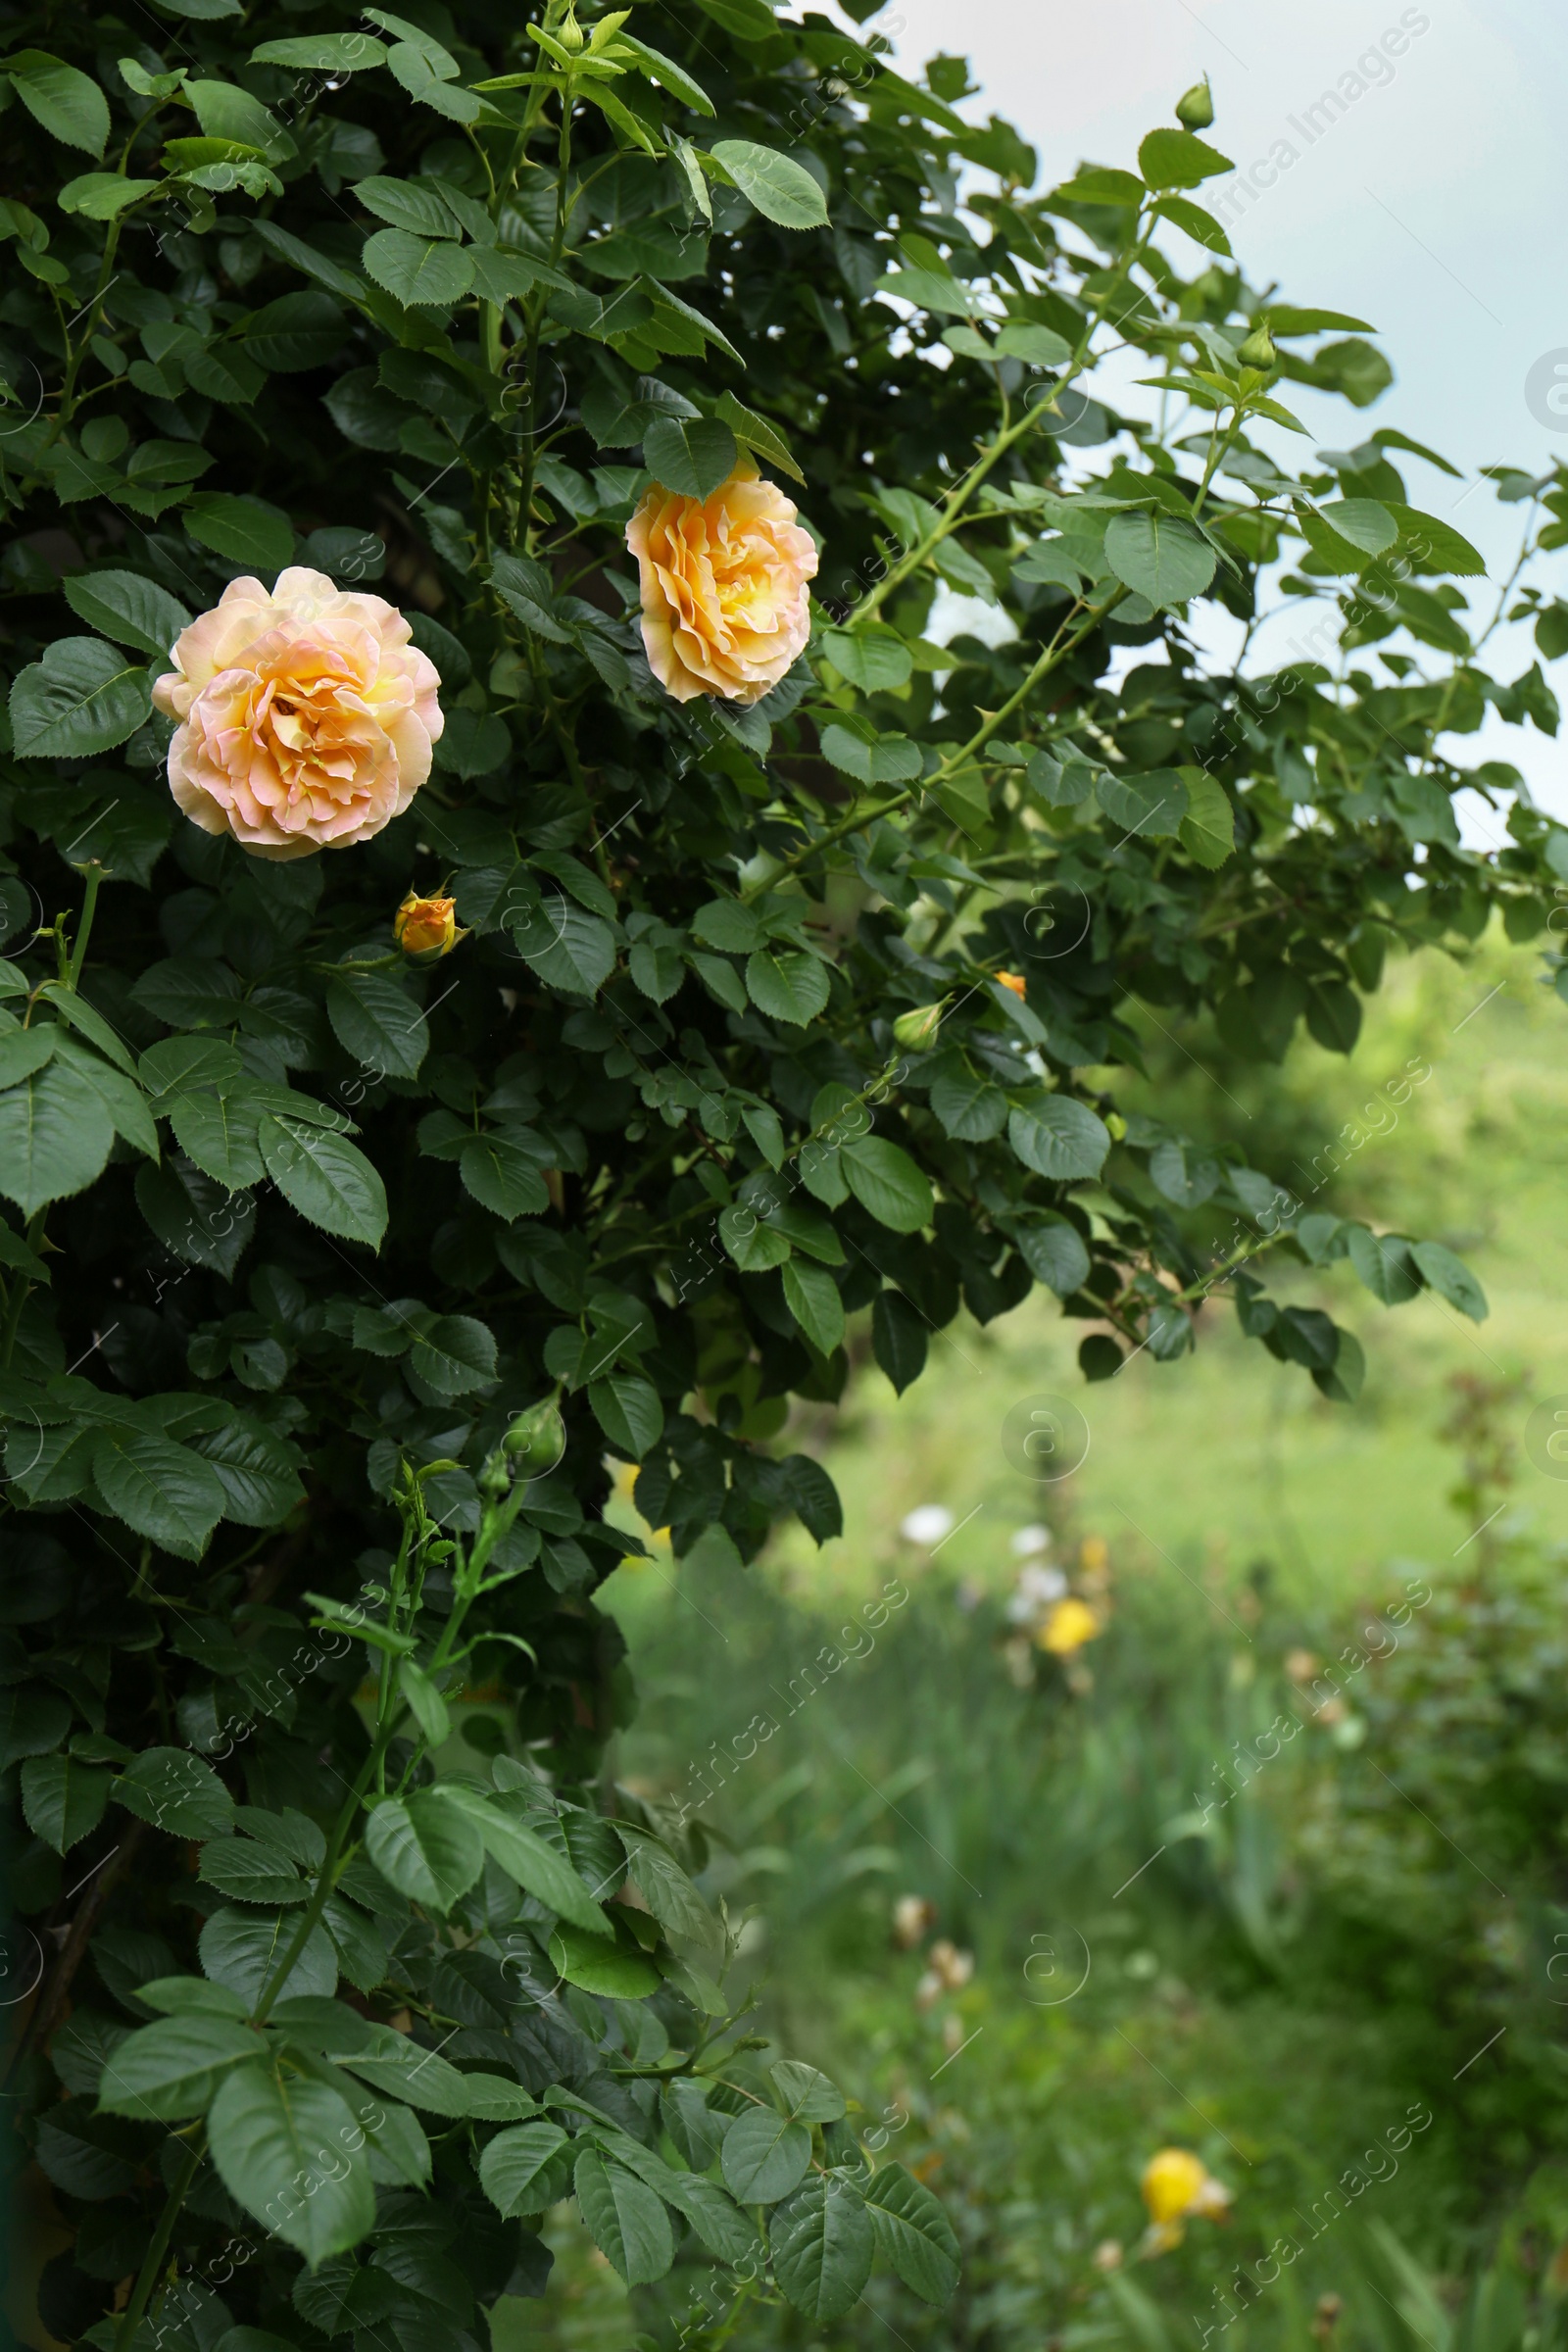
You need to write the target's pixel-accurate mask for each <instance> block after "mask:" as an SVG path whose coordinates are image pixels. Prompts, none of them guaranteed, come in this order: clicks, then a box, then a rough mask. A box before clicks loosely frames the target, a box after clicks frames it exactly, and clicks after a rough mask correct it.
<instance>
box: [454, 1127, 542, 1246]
mask: <svg viewBox="0 0 1568 2352" xmlns="http://www.w3.org/2000/svg"><path fill="white" fill-rule="evenodd" d="M546 1165H548V1162H546V1161H544V1160H542V1159H541V1157H540V1153H539V1150H538V1147H537V1145H536V1143H535V1142H534V1140H533V1139H532V1138H528V1139H526V1140H524V1138H523V1137H521V1136H518V1135H509V1134H507V1133H506V1131H505V1130H504V1129H503V1130H501V1131H500V1132H496V1131H494V1130H492V1132H491V1133H489V1134H487V1135H476V1136H474V1138H473V1139H472V1141H471V1142H469V1143H466V1144H465V1145H464V1147H463V1154H462V1157H461V1158H460V1160H459V1162H458V1170H459V1173H460V1175H461V1176H462V1178H463V1184H464V1189H465V1191H466V1192H469V1193H471V1194H472V1195H473V1198H474V1199H475V1201H479V1202H480V1203H481V1205H482V1206H483V1207H485V1208H488V1209H491V1210H493V1211H494V1213H495V1214H496V1215H497V1216H498V1217H505V1219H506V1220H507V1222H508V1224H511V1223H512V1221H513V1219H514V1218H515V1217H536V1216H539V1215H541V1214H542V1213H543V1212H544V1210H545V1209H547V1208H548V1207H549V1206H550V1189H549V1187H548V1186H547V1184H546V1183H545V1180H544V1175H543V1169H544V1167H545V1166H546Z"/></svg>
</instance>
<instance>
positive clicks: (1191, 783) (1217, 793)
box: [1181, 767, 1236, 869]
mask: <svg viewBox="0 0 1568 2352" xmlns="http://www.w3.org/2000/svg"><path fill="white" fill-rule="evenodd" d="M1181 778H1182V782H1183V783H1184V784H1185V785H1186V787H1187V813H1186V815H1185V816H1184V817H1183V818H1182V822H1181V842H1182V847H1183V849H1184V850H1185V851H1186V852H1187V854H1188V856H1189V857H1190V858H1197V860H1198V862H1199V864H1200V865H1205V866H1208V867H1209V868H1210V869H1212V868H1214V867H1216V866H1221V865H1223V864H1224V862H1225V860H1226V858H1228V857H1229V856H1230V855H1231V852H1232V851H1233V850H1234V849H1235V847H1236V814H1235V811H1234V809H1232V807H1231V804H1230V800H1229V797H1228V796H1227V794H1226V791H1225V787H1224V785H1223V784H1221V782H1220V781H1219V778H1218V777H1217V776H1210V775H1207V774H1205V773H1204V771H1203V769H1201V767H1184V768H1183V769H1182V770H1181Z"/></svg>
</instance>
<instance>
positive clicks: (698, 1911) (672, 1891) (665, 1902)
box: [613, 1821, 723, 1943]
mask: <svg viewBox="0 0 1568 2352" xmlns="http://www.w3.org/2000/svg"><path fill="white" fill-rule="evenodd" d="M613 1827H614V1831H615V1835H616V1837H617V1838H619V1839H620V1842H621V1844H622V1846H623V1847H624V1848H625V1851H626V1860H627V1865H628V1868H629V1870H630V1874H631V1880H632V1884H633V1886H634V1887H636V1888H637V1891H638V1893H639V1894H640V1895H641V1896H642V1898H643V1901H644V1902H645V1903H646V1904H647V1905H648V1908H649V1910H650V1911H651V1912H652V1913H653V1915H654V1917H655V1919H657V1920H658V1922H659V1924H660V1926H661V1927H662V1929H663V1930H664V1932H665V1934H666V1935H668V1936H678V1937H679V1938H681V1940H682V1941H692V1942H696V1943H716V1942H717V1941H718V1940H719V1939H720V1937H721V1936H722V1933H723V1931H722V1928H721V1926H720V1923H719V1921H718V1919H717V1917H716V1916H715V1914H714V1913H713V1912H711V1910H710V1909H709V1907H708V1905H707V1904H706V1903H705V1902H704V1900H703V1898H702V1896H701V1895H700V1894H699V1893H698V1891H697V1889H696V1887H694V1886H693V1885H692V1882H691V1880H690V1879H689V1878H688V1877H687V1875H686V1873H685V1871H683V1870H682V1868H681V1866H680V1864H679V1863H678V1862H677V1861H676V1859H675V1857H674V1855H673V1854H672V1853H670V1852H669V1850H668V1848H667V1847H666V1846H663V1845H662V1844H661V1843H660V1841H659V1839H658V1838H652V1837H650V1836H649V1835H648V1833H647V1832H646V1831H644V1830H639V1829H636V1828H635V1827H634V1826H633V1825H632V1824H631V1823H630V1822H624V1821H617V1822H616V1823H615V1824H614V1825H613Z"/></svg>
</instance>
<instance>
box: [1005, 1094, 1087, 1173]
mask: <svg viewBox="0 0 1568 2352" xmlns="http://www.w3.org/2000/svg"><path fill="white" fill-rule="evenodd" d="M1007 1137H1008V1141H1009V1142H1010V1143H1011V1145H1012V1148H1013V1150H1014V1152H1017V1154H1018V1157H1019V1158H1020V1159H1021V1160H1022V1161H1023V1163H1024V1166H1025V1167H1026V1168H1033V1170H1034V1172H1035V1174H1036V1175H1037V1176H1049V1177H1052V1178H1054V1179H1056V1180H1057V1181H1067V1180H1070V1179H1072V1178H1074V1177H1084V1176H1098V1175H1099V1173H1100V1171H1101V1169H1102V1167H1103V1165H1104V1161H1105V1154H1106V1152H1108V1151H1109V1150H1110V1130H1109V1129H1108V1128H1107V1127H1106V1125H1105V1123H1104V1121H1103V1119H1100V1118H1097V1117H1096V1115H1095V1113H1094V1112H1093V1111H1092V1110H1091V1109H1090V1107H1089V1105H1088V1103H1079V1102H1077V1101H1075V1100H1074V1098H1073V1097H1072V1096H1071V1095H1035V1096H1033V1097H1031V1099H1030V1100H1029V1101H1028V1102H1027V1103H1021V1104H1019V1105H1017V1106H1016V1107H1015V1108H1014V1109H1013V1110H1012V1111H1011V1112H1010V1113H1009V1115H1008V1119H1007Z"/></svg>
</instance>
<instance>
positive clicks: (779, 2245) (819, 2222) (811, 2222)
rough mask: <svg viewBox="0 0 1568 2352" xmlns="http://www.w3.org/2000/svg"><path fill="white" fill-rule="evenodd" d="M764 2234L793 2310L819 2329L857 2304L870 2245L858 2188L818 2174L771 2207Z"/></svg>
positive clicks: (866, 2273) (868, 2224)
mask: <svg viewBox="0 0 1568 2352" xmlns="http://www.w3.org/2000/svg"><path fill="white" fill-rule="evenodd" d="M726 2145H727V2143H726ZM767 2234H768V2242H769V2244H770V2245H771V2247H772V2250H773V2275H774V2277H775V2278H777V2280H778V2282H779V2284H780V2286H781V2287H782V2288H783V2289H784V2292H785V2293H786V2295H788V2297H789V2299H790V2301H791V2302H792V2303H793V2304H794V2306H795V2308H796V2310H797V2311H801V2312H804V2313H805V2314H806V2316H807V2318H808V2319H809V2320H811V2321H814V2322H815V2323H816V2324H817V2325H818V2326H819V2327H822V2326H826V2325H827V2324H828V2323H829V2322H831V2321H833V2320H841V2319H842V2318H843V2317H844V2315H845V2313H846V2312H847V2311H850V2310H852V2309H853V2308H854V2306H855V2305H856V2304H857V2303H858V2301H859V2299H860V2296H861V2294H862V2292H863V2291H864V2287H865V2282H866V2280H867V2279H868V2278H870V2276H871V2256H872V2254H873V2252H874V2250H875V2246H876V2240H875V2237H874V2236H873V2234H872V2229H871V2217H870V2215H869V2214H868V2213H867V2212H866V2209H865V2200H864V2198H863V2197H862V2196H861V2195H860V2192H859V2190H858V2189H857V2188H854V2187H852V2186H851V2185H850V2184H849V2182H848V2181H843V2180H831V2181H830V2180H824V2179H823V2178H822V2176H821V2175H820V2174H818V2175H817V2176H816V2177H815V2178H814V2179H812V2180H807V2181H805V2182H804V2183H803V2184H802V2186H801V2187H799V2188H798V2189H796V2191H795V2193H794V2194H793V2196H789V2197H786V2198H785V2199H784V2201H783V2203H782V2204H780V2205H776V2206H775V2207H774V2209H773V2211H772V2214H771V2215H770V2216H769V2219H768V2227H767Z"/></svg>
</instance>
